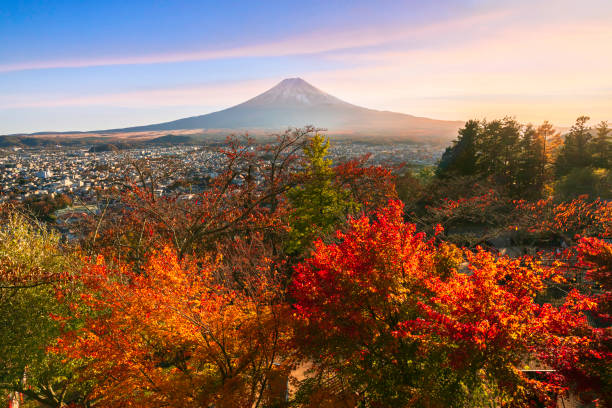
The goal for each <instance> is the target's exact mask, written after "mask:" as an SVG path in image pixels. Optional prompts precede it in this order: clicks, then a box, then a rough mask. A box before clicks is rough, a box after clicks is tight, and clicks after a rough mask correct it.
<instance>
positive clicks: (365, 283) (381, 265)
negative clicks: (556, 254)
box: [292, 203, 586, 407]
mask: <svg viewBox="0 0 612 408" xmlns="http://www.w3.org/2000/svg"><path fill="white" fill-rule="evenodd" d="M338 240H339V242H338V243H334V244H325V243H323V242H321V241H318V242H317V243H316V249H315V251H314V252H313V254H312V257H311V258H309V259H307V260H306V261H304V262H303V263H302V264H300V265H299V266H298V267H297V269H296V274H295V280H294V284H293V292H292V293H293V296H294V297H295V299H296V304H295V307H296V309H297V311H298V314H299V316H300V317H301V319H302V322H303V325H304V328H303V329H302V331H301V332H298V341H299V344H300V346H301V351H302V353H304V358H305V359H307V360H309V361H311V362H312V372H311V377H310V378H308V379H307V380H305V381H304V382H303V387H304V389H305V391H304V394H305V395H303V396H302V398H304V399H308V396H310V398H315V399H316V398H320V396H321V395H322V394H326V395H327V397H326V399H327V401H328V402H330V400H331V401H332V403H333V398H334V397H335V398H337V399H342V398H345V397H346V395H347V394H348V395H351V398H352V399H353V400H354V401H355V405H357V404H358V405H359V406H398V407H400V406H423V407H441V406H490V404H491V402H492V401H493V404H495V405H503V406H526V405H527V404H529V401H530V400H532V399H534V398H535V399H538V400H543V401H546V402H547V404H548V405H550V406H552V405H554V404H555V403H556V401H555V400H554V394H555V393H556V392H562V391H563V385H564V384H565V383H562V384H561V385H559V384H555V383H553V382H551V381H549V379H547V378H543V379H539V380H538V379H532V378H529V377H528V375H527V374H526V373H524V372H522V371H520V369H522V368H524V367H525V365H528V364H532V362H531V361H530V360H531V359H532V358H533V359H537V356H538V355H539V353H540V352H544V351H545V347H546V346H548V345H549V344H550V343H554V342H555V341H559V342H561V341H567V343H571V342H572V341H577V342H580V341H582V340H583V339H582V338H580V337H576V336H575V335H574V334H573V333H572V335H571V338H570V339H566V335H567V333H566V332H564V329H565V328H573V327H578V326H580V327H583V326H584V325H585V324H586V323H585V321H586V319H585V317H584V316H583V315H582V314H581V312H580V309H579V307H578V306H576V307H574V306H575V304H578V303H580V302H575V300H572V301H570V302H569V303H568V304H567V305H564V306H563V307H553V306H551V305H539V304H538V303H536V301H535V299H536V296H537V294H538V293H541V292H542V291H543V290H544V288H545V279H550V278H552V277H554V276H555V271H553V270H550V269H547V268H543V267H541V266H540V265H539V264H538V262H536V261H534V260H532V259H530V258H523V259H510V258H506V257H497V256H494V255H493V254H491V253H489V252H486V251H482V250H479V251H476V252H470V251H462V250H459V249H458V248H456V247H454V246H452V245H449V244H440V245H436V244H435V242H434V240H433V239H430V240H426V239H425V236H424V234H422V233H417V232H416V228H415V226H414V225H411V224H405V223H404V222H403V219H402V206H401V205H400V204H398V203H390V205H389V207H388V208H386V209H384V210H383V211H381V212H380V213H378V214H377V216H376V218H375V219H374V220H370V219H368V218H367V217H362V218H360V219H357V220H352V221H351V222H350V227H349V229H348V230H347V231H346V232H345V233H340V232H339V233H338ZM464 259H465V260H466V261H467V262H468V265H469V266H468V268H469V272H468V273H460V272H459V271H458V269H459V266H460V264H461V263H462V262H463V260H464ZM564 344H565V343H564ZM567 347H569V346H567ZM560 351H561V350H560ZM563 351H566V350H565V349H563ZM549 393H552V394H553V397H551V395H549ZM355 405H352V406H355Z"/></svg>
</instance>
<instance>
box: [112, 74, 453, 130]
mask: <svg viewBox="0 0 612 408" xmlns="http://www.w3.org/2000/svg"><path fill="white" fill-rule="evenodd" d="M306 125H313V126H316V127H318V128H324V129H327V131H328V133H329V134H330V135H331V136H338V137H343V136H344V137H357V138H359V139H370V138H377V137H384V138H392V139H406V140H411V141H415V142H428V141H430V142H447V141H449V140H451V139H452V138H454V137H455V136H456V134H457V130H458V129H459V128H460V127H461V126H462V125H463V122H460V121H445V120H435V119H428V118H423V117H417V116H412V115H407V114H403V113H395V112H389V111H378V110H374V109H367V108H363V107H360V106H356V105H353V104H350V103H348V102H344V101H342V100H340V99H338V98H336V97H335V96H332V95H329V94H328V93H325V92H323V91H321V90H319V89H318V88H315V87H314V86H312V85H311V84H309V83H308V82H306V81H304V80H303V79H301V78H288V79H284V80H283V81H281V82H280V83H278V84H277V85H276V86H274V87H273V88H271V89H269V90H268V91H266V92H264V93H262V94H260V95H258V96H256V97H254V98H252V99H249V100H248V101H246V102H243V103H241V104H239V105H236V106H233V107H231V108H227V109H224V110H221V111H218V112H213V113H209V114H206V115H200V116H193V117H189V118H184V119H178V120H174V121H171V122H164V123H158V124H153V125H146V126H136V127H130V128H124V129H112V130H107V131H103V132H159V131H172V130H192V129H202V130H203V131H208V132H210V131H211V130H218V131H224V130H229V131H236V130H244V131H249V132H253V133H255V134H257V133H265V132H270V131H279V130H284V129H287V127H302V126H306Z"/></svg>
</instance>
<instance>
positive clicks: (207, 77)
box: [0, 0, 612, 134]
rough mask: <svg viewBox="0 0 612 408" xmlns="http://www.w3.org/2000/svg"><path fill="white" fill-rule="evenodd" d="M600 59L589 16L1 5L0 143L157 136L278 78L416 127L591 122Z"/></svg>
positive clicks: (597, 17) (587, 6)
mask: <svg viewBox="0 0 612 408" xmlns="http://www.w3.org/2000/svg"><path fill="white" fill-rule="evenodd" d="M552 3H554V6H552ZM610 44H612V4H611V3H610V2H608V1H604V0H588V1H583V2H580V3H578V2H576V1H569V0H558V1H555V2H552V1H544V0H534V1H523V0H517V1H507V0H497V1H493V0H489V1H487V0H473V1H459V0H456V1H452V0H444V1H428V2H424V1H400V0H395V1H383V0H377V1H371V0H370V1H355V0H353V1H340V0H336V1H331V0H328V1H302V2H293V1H265V0H261V1H248V2H247V1H224V2H220V1H215V2H213V1H177V0H175V1H135V0H131V1H125V0H124V1H113V0H111V1H62V0H55V1H10V2H2V4H1V5H0V134H6V133H18V132H34V131H43V130H58V131H59V130H91V129H105V128H114V127H123V126H129V125H139V124H147V123H155V122H162V121H166V120H172V119H176V118H179V117H184V116H189V115H195V114H202V113H207V112H211V111H214V110H218V109H222V108H224V107H227V106H231V105H234V104H236V103H240V102H242V101H244V100H245V99H248V98H250V97H252V96H255V95H256V94H258V93H260V92H263V91H265V90H266V89H267V88H269V87H271V86H273V85H274V84H275V83H277V82H279V81H280V80H282V79H283V78H285V77H294V76H300V77H302V78H304V79H306V80H307V81H309V82H311V83H312V84H313V85H315V86H317V87H319V88H321V89H323V90H325V91H327V92H329V93H331V94H333V95H335V96H337V97H339V98H341V99H344V100H347V101H349V102H352V103H355V104H358V105H363V106H367V107H371V108H375V109H388V110H394V111H399V112H405V113H411V114H415V115H419V116H428V117H434V118H444V119H468V118H471V117H478V118H483V117H488V118H492V117H498V116H504V115H515V116H516V117H517V118H518V119H519V120H523V121H533V122H540V121H542V120H544V119H550V120H552V121H554V122H555V123H557V124H559V125H567V124H569V123H571V122H572V121H573V119H574V118H575V117H577V116H579V115H582V114H589V115H591V117H592V118H593V121H599V120H604V119H606V120H607V119H612V75H610V72H612V52H610V50H611V48H610Z"/></svg>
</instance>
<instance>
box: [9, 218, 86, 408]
mask: <svg viewBox="0 0 612 408" xmlns="http://www.w3.org/2000/svg"><path fill="white" fill-rule="evenodd" d="M71 258H72V257H70V256H68V255H66V254H65V253H63V252H62V250H61V249H60V246H59V236H58V235H57V234H55V233H54V232H52V231H50V230H48V229H46V228H44V227H42V226H41V225H39V224H37V223H34V222H31V221H29V220H28V219H26V218H25V217H24V216H22V215H20V214H18V213H11V214H9V215H8V218H7V219H6V221H5V222H4V223H3V225H2V226H1V227H0V356H1V361H2V363H1V364H0V395H2V394H3V393H5V392H13V393H19V394H21V395H24V396H25V397H26V400H29V401H36V402H38V403H40V404H42V405H43V406H47V407H58V408H59V407H65V406H66V405H67V404H71V403H79V402H82V401H83V399H84V398H85V396H86V395H87V392H88V388H89V384H88V382H87V381H81V379H79V377H78V370H77V369H78V368H79V366H80V360H73V361H70V362H66V361H65V360H64V359H65V356H62V355H61V354H56V353H53V352H50V351H49V350H48V347H50V346H52V345H53V344H54V342H55V339H56V338H57V337H59V335H60V329H61V326H60V324H59V323H58V322H57V321H55V320H54V319H53V317H52V316H53V315H59V314H69V313H70V310H69V309H68V308H67V307H66V306H65V305H63V304H61V303H60V302H58V301H57V299H56V297H55V294H56V289H57V288H58V287H64V288H65V289H67V288H68V287H69V285H68V283H67V282H66V281H65V278H66V275H67V274H68V275H69V274H70V272H71V271H73V270H74V269H75V265H74V259H71Z"/></svg>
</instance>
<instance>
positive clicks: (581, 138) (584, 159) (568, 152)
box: [555, 116, 593, 177]
mask: <svg viewBox="0 0 612 408" xmlns="http://www.w3.org/2000/svg"><path fill="white" fill-rule="evenodd" d="M589 120H590V118H589V117H588V116H580V117H579V118H578V119H576V123H575V124H574V125H573V126H572V128H571V129H570V131H569V133H568V134H567V135H566V136H565V141H564V143H563V146H562V147H561V149H560V150H559V154H558V155H557V159H556V162H555V173H556V175H557V177H561V176H564V175H566V174H568V173H570V172H571V171H572V170H573V169H576V168H582V167H588V166H590V165H591V164H592V162H593V160H592V157H591V149H590V143H589V142H590V141H591V138H592V136H591V128H590V127H589V126H587V122H588V121H589Z"/></svg>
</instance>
